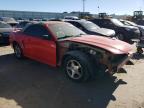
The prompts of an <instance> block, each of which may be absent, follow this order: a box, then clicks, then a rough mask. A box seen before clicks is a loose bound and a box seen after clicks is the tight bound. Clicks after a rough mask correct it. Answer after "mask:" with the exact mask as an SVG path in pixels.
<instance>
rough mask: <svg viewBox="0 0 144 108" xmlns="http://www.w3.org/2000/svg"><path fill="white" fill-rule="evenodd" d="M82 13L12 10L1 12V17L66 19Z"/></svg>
mask: <svg viewBox="0 0 144 108" xmlns="http://www.w3.org/2000/svg"><path fill="white" fill-rule="evenodd" d="M80 13H81V12H71V13H67V12H63V13H56V12H31V11H11V10H0V17H13V18H16V19H18V18H23V19H29V18H38V19H39V18H47V19H50V18H64V17H65V16H77V17H79V14H80Z"/></svg>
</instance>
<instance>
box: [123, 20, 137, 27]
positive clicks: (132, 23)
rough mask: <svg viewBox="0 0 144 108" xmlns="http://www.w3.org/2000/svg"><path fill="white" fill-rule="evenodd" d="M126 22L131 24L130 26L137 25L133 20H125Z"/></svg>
mask: <svg viewBox="0 0 144 108" xmlns="http://www.w3.org/2000/svg"><path fill="white" fill-rule="evenodd" d="M126 22H127V23H129V24H130V25H132V26H137V24H136V23H134V22H131V21H126Z"/></svg>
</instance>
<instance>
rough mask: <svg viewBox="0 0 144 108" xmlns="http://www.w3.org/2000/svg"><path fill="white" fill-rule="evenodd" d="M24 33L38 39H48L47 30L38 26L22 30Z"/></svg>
mask: <svg viewBox="0 0 144 108" xmlns="http://www.w3.org/2000/svg"><path fill="white" fill-rule="evenodd" d="M24 33H25V34H27V35H30V36H34V37H39V38H48V39H49V38H50V35H49V33H48V31H47V29H46V28H45V27H44V26H43V25H39V24H36V25H31V26H29V27H28V28H26V29H25V30H24Z"/></svg>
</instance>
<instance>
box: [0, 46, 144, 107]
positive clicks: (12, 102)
mask: <svg viewBox="0 0 144 108" xmlns="http://www.w3.org/2000/svg"><path fill="white" fill-rule="evenodd" d="M131 61H132V63H133V64H134V65H126V66H124V69H123V70H122V71H120V72H119V73H117V74H115V75H114V76H113V77H111V78H108V77H103V78H99V79H96V80H95V81H90V82H87V83H74V82H72V81H70V80H69V79H67V78H65V77H64V74H63V73H61V72H60V69H55V68H51V67H49V66H48V65H45V64H42V63H39V62H35V61H33V60H29V59H23V60H18V59H16V58H15V57H14V55H13V50H12V49H11V47H10V46H1V47H0V108H144V84H143V82H144V55H137V54H135V55H134V57H133V59H132V60H131Z"/></svg>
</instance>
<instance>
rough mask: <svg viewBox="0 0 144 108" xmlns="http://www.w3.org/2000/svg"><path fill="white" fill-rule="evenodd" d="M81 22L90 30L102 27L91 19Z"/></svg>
mask: <svg viewBox="0 0 144 108" xmlns="http://www.w3.org/2000/svg"><path fill="white" fill-rule="evenodd" d="M80 23H81V25H83V26H84V27H85V28H86V29H88V30H94V29H97V28H100V27H99V26H97V25H96V24H94V23H92V22H90V21H83V22H80Z"/></svg>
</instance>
